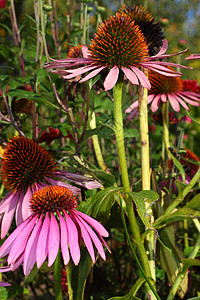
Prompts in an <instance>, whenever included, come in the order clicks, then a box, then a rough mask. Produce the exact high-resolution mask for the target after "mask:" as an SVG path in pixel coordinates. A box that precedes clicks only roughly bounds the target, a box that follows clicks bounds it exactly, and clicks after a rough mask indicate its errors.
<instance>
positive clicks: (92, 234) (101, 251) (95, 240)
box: [73, 212, 106, 262]
mask: <svg viewBox="0 0 200 300" xmlns="http://www.w3.org/2000/svg"><path fill="white" fill-rule="evenodd" d="M73 214H74V215H75V212H74V213H73ZM76 220H77V222H78V224H79V225H80V224H81V223H82V225H83V226H84V227H85V229H86V231H87V232H88V233H89V235H90V237H91V239H92V241H93V243H94V244H95V246H96V248H97V250H98V252H99V254H100V256H101V257H102V258H103V259H104V260H105V259H106V256H105V252H104V249H103V246H102V244H101V242H100V240H99V238H98V237H97V235H96V234H95V232H94V231H93V230H92V229H91V227H90V226H89V225H88V224H87V223H86V222H85V221H84V220H83V219H82V218H81V217H80V216H77V218H76ZM90 247H91V245H90ZM91 250H93V246H92V249H91ZM88 251H89V250H88ZM89 253H90V251H89ZM93 262H94V260H93Z"/></svg>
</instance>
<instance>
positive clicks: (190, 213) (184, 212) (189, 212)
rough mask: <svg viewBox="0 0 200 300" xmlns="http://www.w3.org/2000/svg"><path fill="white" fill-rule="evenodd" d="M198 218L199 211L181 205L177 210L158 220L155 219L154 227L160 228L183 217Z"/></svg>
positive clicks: (199, 216)
mask: <svg viewBox="0 0 200 300" xmlns="http://www.w3.org/2000/svg"><path fill="white" fill-rule="evenodd" d="M195 218H200V211H198V210H194V209H191V208H189V207H186V206H184V207H182V208H180V209H178V210H177V211H175V212H173V213H171V214H169V215H167V216H165V218H162V217H161V218H160V221H156V224H155V226H154V228H156V229H159V228H162V227H163V225H166V224H169V223H173V222H176V221H181V220H184V219H195Z"/></svg>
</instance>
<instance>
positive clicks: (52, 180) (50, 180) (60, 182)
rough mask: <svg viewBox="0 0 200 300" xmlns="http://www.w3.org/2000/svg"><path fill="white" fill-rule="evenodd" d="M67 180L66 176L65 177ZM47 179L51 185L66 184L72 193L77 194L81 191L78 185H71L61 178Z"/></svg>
mask: <svg viewBox="0 0 200 300" xmlns="http://www.w3.org/2000/svg"><path fill="white" fill-rule="evenodd" d="M65 180H66V178H65ZM47 181H48V182H49V183H50V184H51V185H59V186H64V187H66V188H68V189H69V190H70V191H72V193H74V194H75V195H77V194H79V193H80V191H81V190H80V189H79V188H77V187H76V186H73V185H70V184H68V183H65V182H63V181H59V180H55V179H53V178H47Z"/></svg>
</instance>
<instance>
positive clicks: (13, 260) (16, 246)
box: [0, 186, 110, 276]
mask: <svg viewBox="0 0 200 300" xmlns="http://www.w3.org/2000/svg"><path fill="white" fill-rule="evenodd" d="M76 207H77V202H76V198H75V196H74V194H73V193H72V192H71V191H70V190H69V189H68V188H66V187H62V186H47V187H43V188H42V189H40V190H38V191H37V192H35V193H34V194H33V196H32V198H31V200H30V209H31V210H32V213H31V215H30V216H29V217H28V218H27V219H26V220H25V221H24V222H23V223H22V224H20V226H19V227H17V228H16V229H15V230H14V231H13V232H12V233H11V235H10V236H9V237H8V238H7V239H6V241H5V242H4V243H3V245H2V246H1V247H0V257H5V256H7V255H8V257H7V263H8V266H4V267H2V268H0V272H7V271H14V270H16V269H17V268H18V267H19V266H20V265H21V264H23V271H24V274H25V276H28V275H29V273H30V272H31V270H32V268H33V266H34V264H35V263H36V264H37V268H40V267H41V265H42V264H43V263H44V261H45V260H46V259H48V266H49V267H50V266H51V265H52V264H53V263H54V261H55V259H56V257H57V255H58V251H59V249H61V253H62V257H63V261H64V264H65V265H67V264H68V262H69V260H70V256H71V258H72V260H73V262H74V264H75V265H78V263H79V260H80V245H81V243H84V244H85V246H86V248H87V250H88V252H89V254H90V256H91V258H92V261H93V262H95V253H94V247H93V244H94V245H95V247H96V248H97V250H98V253H99V255H100V256H101V257H102V258H103V259H104V260H105V252H104V248H103V246H102V243H103V245H105V246H106V247H107V249H108V250H109V248H108V246H107V244H106V242H105V241H104V239H103V237H108V235H109V234H108V232H107V231H106V229H105V228H104V227H103V226H102V225H101V224H100V223H99V222H97V221H96V220H95V219H93V218H91V217H89V216H87V215H85V214H84V213H82V212H80V211H77V210H76ZM109 251H110V250H109Z"/></svg>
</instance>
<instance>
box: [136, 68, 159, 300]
mask: <svg viewBox="0 0 200 300" xmlns="http://www.w3.org/2000/svg"><path fill="white" fill-rule="evenodd" d="M146 73H147V72H146ZM146 76H148V73H147V74H146ZM147 96H148V90H147V88H144V87H142V86H140V87H139V124H140V147H141V171H142V189H143V190H150V189H151V185H150V163H149V133H148V109H147ZM146 212H147V214H148V215H149V216H150V222H151V223H153V222H154V216H153V211H152V206H151V205H149V204H148V203H147V202H146ZM154 239H155V232H154V231H152V230H151V231H150V233H149V234H148V236H147V243H148V252H149V265H150V269H151V277H152V278H153V279H154V281H156V274H155V259H154V257H155V253H154ZM152 300H153V298H152Z"/></svg>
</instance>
